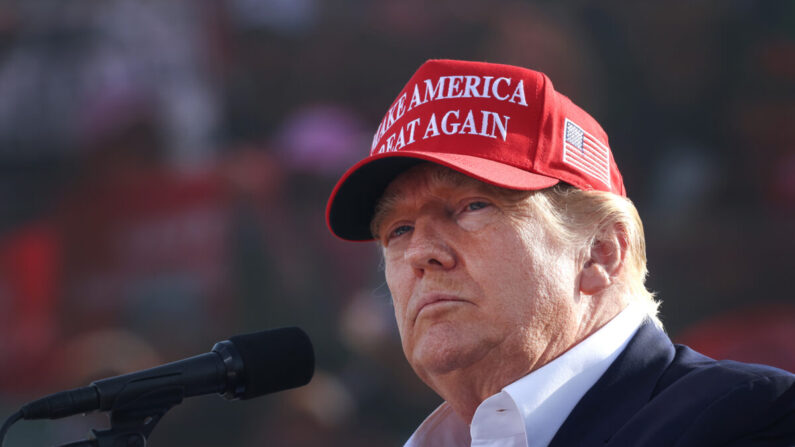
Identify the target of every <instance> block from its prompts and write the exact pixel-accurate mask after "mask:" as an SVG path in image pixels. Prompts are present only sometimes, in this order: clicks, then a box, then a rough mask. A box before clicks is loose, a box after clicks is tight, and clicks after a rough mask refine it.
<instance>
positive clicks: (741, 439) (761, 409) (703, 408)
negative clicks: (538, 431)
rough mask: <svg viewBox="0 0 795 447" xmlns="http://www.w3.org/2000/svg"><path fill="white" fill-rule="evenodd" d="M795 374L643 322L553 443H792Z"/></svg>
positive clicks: (557, 446) (563, 446) (678, 446)
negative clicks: (677, 340)
mask: <svg viewBox="0 0 795 447" xmlns="http://www.w3.org/2000/svg"><path fill="white" fill-rule="evenodd" d="M794 384H795V375H793V374H790V373H788V372H786V371H783V370H780V369H776V368H772V367H768V366H761V365H750V364H745V363H739V362H733V361H728V360H724V361H716V360H713V359H710V358H709V357H705V356H703V355H701V354H699V353H697V352H695V351H693V350H692V349H690V348H688V347H686V346H679V345H677V346H674V345H673V344H672V343H671V341H670V340H669V339H668V337H667V336H666V335H665V333H664V332H662V331H661V330H659V329H657V327H655V326H654V325H653V324H652V323H648V322H647V323H644V324H643V325H642V326H641V327H640V329H638V332H637V334H635V336H634V337H633V338H632V339H631V340H630V342H629V344H628V345H627V348H626V349H625V350H624V352H623V353H621V354H620V355H619V357H618V358H617V359H616V361H615V362H614V363H613V364H612V365H611V366H610V368H608V370H607V371H606V372H605V374H604V375H603V376H602V377H601V378H600V379H599V381H598V382H597V383H596V384H595V385H594V386H593V388H591V389H590V390H589V391H588V392H587V393H586V394H585V396H583V398H582V400H580V402H579V403H578V404H577V406H576V407H574V410H572V412H571V414H570V415H569V417H568V418H567V419H566V421H565V422H564V423H563V425H562V426H561V427H560V429H559V430H558V432H557V434H556V435H555V438H554V439H553V440H552V442H551V443H550V447H574V446H612V447H618V446H633V447H634V446H638V447H640V446H643V447H646V446H660V447H662V446H665V447H685V446H693V447H709V446H732V447H739V446H760V447H761V446H771V447H772V446H795V385H794Z"/></svg>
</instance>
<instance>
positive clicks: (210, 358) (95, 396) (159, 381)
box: [20, 327, 315, 419]
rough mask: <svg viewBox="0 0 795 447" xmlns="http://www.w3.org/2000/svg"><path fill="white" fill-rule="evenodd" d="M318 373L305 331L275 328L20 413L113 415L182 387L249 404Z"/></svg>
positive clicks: (57, 396)
mask: <svg viewBox="0 0 795 447" xmlns="http://www.w3.org/2000/svg"><path fill="white" fill-rule="evenodd" d="M314 369H315V355H314V351H313V349H312V342H311V341H310V340H309V337H308V336H307V335H306V333H305V332H304V331H302V330H301V329H299V328H297V327H288V328H281V329H272V330H266V331H261V332H255V333H251V334H244V335H237V336H234V337H231V338H230V339H229V340H224V341H221V342H218V343H216V344H215V346H213V349H212V351H210V352H207V353H205V354H200V355H197V356H194V357H190V358H187V359H183V360H178V361H176V362H172V363H167V364H165V365H161V366H156V367H154V368H150V369H146V370H143V371H138V372H134V373H130V374H124V375H120V376H116V377H110V378H107V379H102V380H97V381H95V382H92V383H91V384H90V385H89V386H86V387H82V388H76V389H73V390H68V391H62V392H59V393H55V394H51V395H49V396H45V397H43V398H41V399H38V400H35V401H33V402H30V403H28V404H26V405H25V406H23V407H22V408H21V410H20V412H21V415H22V419H45V418H46V419H58V418H62V417H66V416H71V415H75V414H80V413H88V412H91V411H95V410H100V411H108V410H111V409H113V405H114V402H115V401H116V399H117V398H119V397H122V396H131V395H142V394H144V393H147V392H150V391H156V390H159V389H163V388H165V387H171V388H174V387H176V388H179V389H181V391H182V393H183V397H192V396H199V395H203V394H211V393H219V394H221V395H223V396H224V397H225V398H227V399H230V400H231V399H244V400H245V399H251V398H254V397H258V396H262V395H264V394H268V393H273V392H276V391H282V390H287V389H290V388H296V387H299V386H302V385H306V384H307V383H309V381H310V380H311V379H312V374H313V373H314Z"/></svg>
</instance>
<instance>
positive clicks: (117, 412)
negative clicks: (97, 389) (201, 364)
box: [61, 386, 185, 447]
mask: <svg viewBox="0 0 795 447" xmlns="http://www.w3.org/2000/svg"><path fill="white" fill-rule="evenodd" d="M131 388H132V390H129V391H130V392H125V393H122V394H121V395H120V396H119V397H117V398H116V400H115V402H114V404H113V407H112V408H111V410H110V428H109V429H106V430H97V429H91V434H90V437H89V438H88V439H85V440H83V441H76V442H70V443H68V444H63V445H62V446H61V447H119V446H124V447H145V446H146V441H147V438H148V437H149V435H151V434H152V430H154V428H155V425H157V423H158V422H160V419H161V418H162V417H163V415H165V414H166V412H167V411H168V410H170V409H171V408H172V407H174V406H175V405H177V404H179V403H180V402H182V399H183V397H184V394H185V393H184V390H183V388H182V387H179V386H169V387H164V388H159V389H156V390H154V391H149V392H145V393H143V394H140V393H136V392H135V387H134V386H133V387H131Z"/></svg>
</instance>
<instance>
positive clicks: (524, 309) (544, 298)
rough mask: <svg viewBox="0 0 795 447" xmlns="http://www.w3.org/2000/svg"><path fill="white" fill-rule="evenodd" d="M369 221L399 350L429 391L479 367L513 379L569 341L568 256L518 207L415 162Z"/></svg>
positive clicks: (573, 313)
mask: <svg viewBox="0 0 795 447" xmlns="http://www.w3.org/2000/svg"><path fill="white" fill-rule="evenodd" d="M441 171H448V172H445V173H443V174H444V175H439V172H441ZM522 205H524V208H522ZM521 209H524V211H521ZM376 221H377V231H378V239H379V241H380V242H381V244H382V245H383V250H384V258H385V267H386V270H385V274H386V281H387V284H388V286H389V290H390V291H391V293H392V298H393V300H394V306H395V317H396V318H397V324H398V328H399V331H400V336H401V340H402V343H403V350H404V353H405V355H406V358H407V359H408V361H409V363H411V365H412V367H413V368H414V370H415V371H416V372H417V374H418V375H419V376H420V377H421V378H422V379H423V380H425V382H426V383H428V384H429V385H430V386H431V387H433V384H432V382H433V380H434V378H438V377H440V375H441V376H443V375H445V374H448V373H453V372H455V371H458V372H466V371H477V370H478V369H482V368H481V367H487V368H488V367H489V365H493V366H497V365H499V366H500V367H501V368H508V370H510V371H511V373H510V374H514V375H517V377H516V378H518V377H521V376H522V375H524V374H526V373H528V372H530V371H531V370H533V369H536V368H537V367H539V366H541V365H543V364H544V363H546V362H548V361H550V360H552V359H553V358H554V357H557V355H559V354H560V353H561V352H557V351H556V347H557V346H569V345H570V343H571V337H573V331H574V330H573V326H574V324H575V323H576V320H577V309H576V306H575V302H576V296H577V292H576V277H577V274H576V268H575V260H574V256H573V255H572V254H571V253H570V251H569V250H567V249H566V247H565V246H564V244H562V243H560V242H558V241H557V240H556V239H555V238H554V237H553V236H552V235H551V233H550V232H549V231H548V227H547V225H548V224H546V223H545V222H544V221H543V220H542V219H541V218H539V217H538V216H535V215H533V212H532V208H528V207H527V205H526V204H521V205H517V204H516V203H511V201H510V200H507V199H506V198H505V197H504V196H502V195H500V194H498V193H497V192H496V191H495V190H494V189H493V188H489V187H487V186H486V185H484V184H483V183H481V182H479V181H477V180H474V179H471V178H469V177H466V176H464V175H462V174H458V173H455V172H453V171H449V170H447V169H446V168H443V167H440V166H437V165H432V164H424V165H420V166H418V167H415V168H413V169H411V170H409V171H407V172H405V173H403V174H401V175H400V176H399V177H398V178H396V179H395V180H394V181H393V182H392V183H391V184H390V185H389V187H388V188H387V190H386V192H385V193H384V196H383V197H382V208H381V210H380V211H379V213H378V215H377V216H376Z"/></svg>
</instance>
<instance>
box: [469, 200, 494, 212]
mask: <svg viewBox="0 0 795 447" xmlns="http://www.w3.org/2000/svg"><path fill="white" fill-rule="evenodd" d="M489 205H491V204H490V203H489V202H484V201H482V200H477V201H475V202H470V203H467V205H466V211H477V210H480V209H483V208H486V207H488V206H489Z"/></svg>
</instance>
